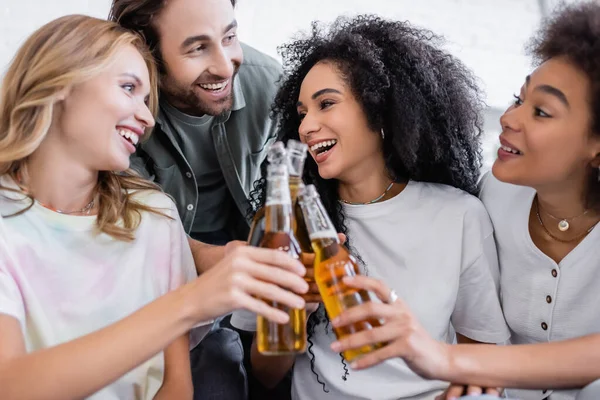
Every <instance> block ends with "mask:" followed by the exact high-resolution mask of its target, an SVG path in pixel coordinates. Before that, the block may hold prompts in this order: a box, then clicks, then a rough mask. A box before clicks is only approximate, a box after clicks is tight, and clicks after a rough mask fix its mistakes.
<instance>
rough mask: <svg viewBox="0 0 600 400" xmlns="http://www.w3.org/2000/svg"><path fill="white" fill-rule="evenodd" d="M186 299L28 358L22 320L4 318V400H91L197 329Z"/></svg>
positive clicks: (0, 390)
mask: <svg viewBox="0 0 600 400" xmlns="http://www.w3.org/2000/svg"><path fill="white" fill-rule="evenodd" d="M187 297H189V296H188V295H187V294H186V293H182V292H179V293H176V292H172V293H170V294H168V295H166V296H164V297H162V298H160V299H158V300H156V301H155V302H153V303H151V304H150V305H148V306H146V307H144V308H142V309H141V310H139V311H137V312H136V313H134V314H132V315H131V316H129V317H128V318H125V319H123V320H122V321H120V322H117V323H115V324H113V325H111V326H108V327H107V328H104V329H101V330H99V331H96V332H94V333H92V334H89V335H86V336H83V337H81V338H78V339H75V340H73V341H71V342H68V343H64V344H61V345H58V346H55V347H52V348H48V349H44V350H40V351H36V352H33V353H30V354H26V350H25V343H24V339H23V335H22V333H21V328H20V324H19V322H18V321H17V320H16V319H15V318H13V317H11V316H8V315H4V314H2V315H0V398H2V399H6V400H11V399H31V400H36V399H47V400H53V399H56V400H59V399H60V400H63V399H81V398H84V397H87V396H90V395H91V394H93V393H95V392H97V391H98V390H100V389H102V388H103V387H105V386H107V385H109V384H110V383H111V382H113V381H115V380H116V379H118V378H119V377H121V376H122V375H124V374H125V373H127V372H128V371H130V370H132V369H133V368H135V367H136V366H137V365H139V364H141V363H142V362H144V361H145V360H147V359H149V358H151V357H152V356H153V355H155V354H157V353H158V352H160V351H161V350H162V349H163V348H165V347H166V346H167V345H168V344H169V343H170V342H171V341H173V340H174V339H175V338H176V337H177V336H180V335H183V334H184V333H185V332H186V331H188V330H189V329H190V328H191V327H192V326H193V322H194V321H193V320H194V319H195V318H190V317H191V313H190V312H189V307H187V306H186V303H187V301H188V300H186V298H187ZM201 314H202V313H201ZM208 317H209V316H208V315H207V316H206V318H208ZM202 318H205V317H201V319H202Z"/></svg>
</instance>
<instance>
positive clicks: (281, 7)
mask: <svg viewBox="0 0 600 400" xmlns="http://www.w3.org/2000/svg"><path fill="white" fill-rule="evenodd" d="M569 1H577V0H569ZM557 2H558V0H541V1H540V0H420V1H416V0H302V1H292V0H238V8H237V18H238V21H239V24H240V29H239V34H240V37H241V39H242V40H243V41H245V42H247V43H249V44H251V45H253V46H254V47H257V48H258V49H260V50H262V51H264V52H266V53H268V54H271V55H273V56H275V57H277V52H276V47H277V46H278V45H279V44H281V43H282V42H285V41H287V40H289V39H290V37H291V36H292V35H293V34H294V33H295V32H297V31H298V30H300V29H303V30H306V29H308V28H309V27H310V22H311V21H312V20H315V19H319V20H322V21H331V20H333V19H334V18H335V17H336V16H338V15H340V14H356V13H366V12H368V13H376V14H380V15H383V16H386V17H389V18H394V19H401V20H409V21H411V22H412V23H414V24H416V25H419V26H422V27H427V28H429V29H431V30H432V31H434V32H436V33H438V34H441V35H444V36H445V37H446V39H447V49H448V50H449V51H451V52H452V53H453V54H454V55H456V56H457V57H459V58H460V59H462V60H463V62H464V63H465V64H466V65H467V66H469V67H470V68H471V69H472V70H473V71H474V72H475V74H476V75H477V76H478V77H479V78H480V81H481V84H482V87H483V88H484V89H485V91H486V93H487V97H486V100H487V103H488V105H489V106H490V110H489V111H488V113H487V114H486V131H487V133H488V135H489V137H490V140H489V142H488V143H487V144H486V149H487V150H486V154H487V158H488V161H489V160H491V157H492V152H493V147H495V142H496V139H495V136H496V135H497V130H498V124H497V118H498V115H499V113H500V112H501V110H503V109H504V108H505V107H506V106H507V104H509V102H510V101H511V99H512V94H513V93H515V92H516V91H518V90H519V87H520V86H521V84H522V82H523V79H524V77H525V76H526V75H527V74H528V73H529V71H530V61H529V59H528V58H527V57H526V56H525V54H524V51H523V49H524V45H525V43H526V41H527V39H528V38H529V37H530V36H531V34H532V33H533V32H534V31H535V29H537V27H538V25H539V23H540V17H541V10H542V7H541V6H540V5H544V4H545V5H546V6H547V7H548V8H551V7H553V6H554V5H555V4H556V3H557ZM110 3H111V1H110V0H54V1H52V0H0V71H2V72H3V71H4V70H5V67H6V65H7V64H8V63H9V62H10V59H11V58H12V56H13V54H14V53H15V51H16V50H17V48H18V46H19V45H20V44H21V43H22V42H23V40H24V39H25V38H26V37H27V36H28V35H29V34H30V33H31V32H33V31H34V30H35V29H36V28H37V27H39V26H40V25H42V24H44V23H45V22H48V21H50V20H51V19H54V18H56V17H58V16H61V15H65V14H73V13H81V14H88V15H93V16H96V17H100V18H105V17H106V16H107V14H108V10H109V7H110ZM2 72H0V75H2Z"/></svg>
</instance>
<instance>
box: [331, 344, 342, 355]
mask: <svg viewBox="0 0 600 400" xmlns="http://www.w3.org/2000/svg"><path fill="white" fill-rule="evenodd" d="M341 349H342V345H341V344H340V342H333V343H331V350H333V351H335V352H336V353H339V351H340V350H341Z"/></svg>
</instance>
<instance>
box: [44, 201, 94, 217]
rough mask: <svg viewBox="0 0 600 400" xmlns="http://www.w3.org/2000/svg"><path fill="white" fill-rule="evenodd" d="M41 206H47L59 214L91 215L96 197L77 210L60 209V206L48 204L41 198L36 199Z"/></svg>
mask: <svg viewBox="0 0 600 400" xmlns="http://www.w3.org/2000/svg"><path fill="white" fill-rule="evenodd" d="M36 201H37V202H38V203H39V204H40V206H42V207H44V208H47V209H48V210H52V211H54V212H57V213H59V214H65V215H71V214H83V215H90V212H92V208H94V199H92V201H90V202H89V203H88V204H87V205H86V206H85V207H83V208H82V209H80V210H75V211H64V210H59V209H58V208H54V207H52V206H49V205H46V204H44V203H42V202H41V201H39V200H36Z"/></svg>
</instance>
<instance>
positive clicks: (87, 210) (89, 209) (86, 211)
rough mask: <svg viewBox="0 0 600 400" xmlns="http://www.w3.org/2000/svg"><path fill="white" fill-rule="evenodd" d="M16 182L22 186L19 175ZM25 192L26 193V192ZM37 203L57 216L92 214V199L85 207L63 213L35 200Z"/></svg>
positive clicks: (93, 202)
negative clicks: (57, 214)
mask: <svg viewBox="0 0 600 400" xmlns="http://www.w3.org/2000/svg"><path fill="white" fill-rule="evenodd" d="M15 178H16V181H17V183H18V184H19V185H23V179H22V178H21V174H18V175H17V176H16V177H15ZM26 192H27V191H26ZM35 201H37V202H38V204H39V205H40V206H42V207H44V208H47V209H48V210H52V211H54V212H56V213H59V214H64V215H71V214H83V215H90V213H91V212H92V209H93V208H94V204H95V201H94V198H92V201H90V202H89V203H88V204H87V205H86V206H85V207H83V208H82V209H80V210H75V211H64V210H59V209H58V208H54V207H52V206H49V205H47V204H44V203H42V202H41V201H39V200H35Z"/></svg>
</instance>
